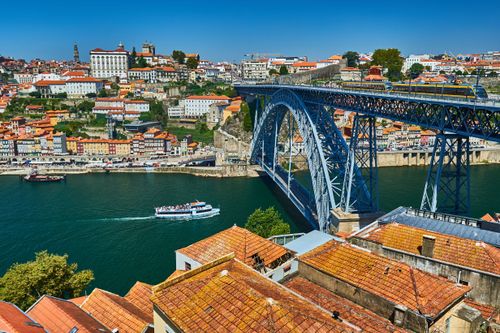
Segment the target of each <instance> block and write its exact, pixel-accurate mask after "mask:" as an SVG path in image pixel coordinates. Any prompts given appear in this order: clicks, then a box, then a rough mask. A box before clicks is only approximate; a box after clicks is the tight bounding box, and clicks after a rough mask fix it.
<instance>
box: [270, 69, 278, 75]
mask: <svg viewBox="0 0 500 333" xmlns="http://www.w3.org/2000/svg"><path fill="white" fill-rule="evenodd" d="M278 74H279V73H278V71H277V70H275V69H274V68H271V69H270V70H269V75H271V76H273V75H278Z"/></svg>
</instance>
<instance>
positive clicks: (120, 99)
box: [95, 97, 125, 102]
mask: <svg viewBox="0 0 500 333" xmlns="http://www.w3.org/2000/svg"><path fill="white" fill-rule="evenodd" d="M95 101H96V102H123V101H125V100H124V99H123V98H115V97H99V98H96V99H95Z"/></svg>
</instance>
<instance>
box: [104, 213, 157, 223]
mask: <svg viewBox="0 0 500 333" xmlns="http://www.w3.org/2000/svg"><path fill="white" fill-rule="evenodd" d="M154 219H156V217H155V216H154V215H152V216H129V217H108V218H103V219H97V220H96V221H103V222H113V221H145V220H154Z"/></svg>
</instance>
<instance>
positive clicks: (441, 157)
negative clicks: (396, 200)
mask: <svg viewBox="0 0 500 333" xmlns="http://www.w3.org/2000/svg"><path fill="white" fill-rule="evenodd" d="M420 208H421V209H425V210H429V211H432V212H435V211H440V212H444V213H451V214H457V215H463V214H465V215H466V214H468V213H469V209H470V160H469V138H468V137H463V136H460V135H457V134H445V133H440V134H438V135H437V136H436V141H435V142H434V149H433V152H432V158H431V164H430V168H429V172H428V174H427V180H426V182H425V187H424V194H423V197H422V203H421V206H420Z"/></svg>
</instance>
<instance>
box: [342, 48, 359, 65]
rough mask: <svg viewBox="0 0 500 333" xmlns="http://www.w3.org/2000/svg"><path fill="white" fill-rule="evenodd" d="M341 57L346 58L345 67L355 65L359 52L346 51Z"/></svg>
mask: <svg viewBox="0 0 500 333" xmlns="http://www.w3.org/2000/svg"><path fill="white" fill-rule="evenodd" d="M342 58H344V59H347V67H357V66H358V61H359V53H358V52H355V51H347V52H346V53H344V55H343V56H342Z"/></svg>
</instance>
